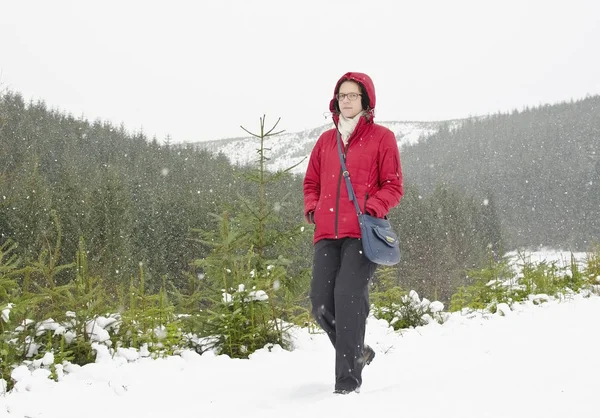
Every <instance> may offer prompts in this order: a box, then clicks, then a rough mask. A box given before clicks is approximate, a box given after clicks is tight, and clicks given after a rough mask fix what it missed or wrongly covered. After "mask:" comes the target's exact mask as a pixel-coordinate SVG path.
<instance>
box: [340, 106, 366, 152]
mask: <svg viewBox="0 0 600 418" xmlns="http://www.w3.org/2000/svg"><path fill="white" fill-rule="evenodd" d="M364 114H365V111H364V110H361V111H360V112H359V113H358V115H356V116H354V117H353V118H346V117H344V116H343V115H342V114H341V113H340V119H339V121H338V129H339V131H340V134H341V135H342V141H344V145H348V138H350V135H352V132H354V128H356V125H358V121H359V120H360V117H361V116H362V115H364Z"/></svg>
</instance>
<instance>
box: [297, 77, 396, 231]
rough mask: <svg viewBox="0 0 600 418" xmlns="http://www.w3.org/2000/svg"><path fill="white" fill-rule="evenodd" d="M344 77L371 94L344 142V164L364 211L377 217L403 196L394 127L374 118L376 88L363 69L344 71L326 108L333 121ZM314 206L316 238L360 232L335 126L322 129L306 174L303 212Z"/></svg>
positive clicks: (380, 216)
mask: <svg viewBox="0 0 600 418" xmlns="http://www.w3.org/2000/svg"><path fill="white" fill-rule="evenodd" d="M345 80H354V81H357V82H359V83H360V84H362V85H363V86H364V88H365V90H366V92H367V95H368V96H369V99H370V109H368V111H367V114H366V115H364V116H361V118H360V120H359V122H358V124H357V126H356V128H355V129H354V132H353V133H352V135H350V138H348V146H347V147H343V144H342V149H343V152H344V153H345V154H346V167H347V169H348V172H349V173H350V180H351V182H352V187H353V188H354V193H355V194H356V198H357V199H358V204H359V206H360V209H361V211H362V212H367V213H369V214H371V215H373V216H376V217H378V218H382V217H384V216H386V215H387V214H388V212H389V211H390V209H391V208H393V207H394V206H396V205H397V204H398V203H399V202H400V199H401V198H402V194H403V188H402V168H401V165H400V153H399V151H398V144H397V142H396V137H395V136H394V133H393V132H392V131H390V130H389V129H387V128H385V127H383V126H381V125H377V124H375V123H374V122H373V109H374V107H375V88H374V86H373V82H372V81H371V79H370V78H369V77H368V76H367V75H365V74H361V73H347V74H345V75H344V76H343V77H342V78H341V79H340V80H339V81H338V83H337V84H336V87H335V90H334V98H333V99H332V100H331V102H330V106H329V107H330V110H331V111H332V113H333V120H334V123H335V125H336V126H337V123H338V120H339V115H338V114H337V112H336V109H335V100H336V99H335V93H337V91H338V89H339V86H340V84H341V83H342V82H343V81H345ZM310 212H314V222H315V235H314V242H317V241H319V240H321V239H324V238H330V239H335V238H344V237H354V238H360V227H359V225H358V218H357V215H356V209H355V207H354V203H353V202H352V201H351V200H349V199H348V191H347V189H346V183H345V181H344V178H343V176H342V169H341V164H340V159H339V155H338V148H337V128H334V129H330V130H328V131H326V132H324V133H323V134H322V135H321V136H320V137H319V139H318V140H317V143H316V144H315V146H314V148H313V150H312V153H311V155H310V160H309V163H308V168H307V170H306V175H305V177H304V215H305V216H306V217H307V219H308V214H309V213H310Z"/></svg>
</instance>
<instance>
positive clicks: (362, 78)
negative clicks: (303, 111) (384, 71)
mask: <svg viewBox="0 0 600 418" xmlns="http://www.w3.org/2000/svg"><path fill="white" fill-rule="evenodd" d="M348 80H350V81H355V82H357V83H359V84H361V85H362V86H363V87H364V88H365V90H366V92H367V96H368V97H369V108H368V109H365V111H366V113H367V119H368V120H369V121H372V120H373V117H374V116H375V115H374V110H375V85H374V84H373V80H371V77H369V76H368V75H366V74H364V73H354V72H350V73H346V74H344V75H343V76H342V77H340V79H339V80H338V82H337V83H336V85H335V89H334V90H333V98H332V99H331V101H330V102H329V111H330V112H331V113H332V114H333V117H334V119H335V120H337V119H338V117H339V111H338V110H337V109H336V108H335V104H336V102H337V99H336V98H335V95H336V94H337V93H338V91H339V89H340V85H341V84H342V83H343V82H344V81H348Z"/></svg>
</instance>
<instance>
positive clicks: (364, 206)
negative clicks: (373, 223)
mask: <svg viewBox="0 0 600 418" xmlns="http://www.w3.org/2000/svg"><path fill="white" fill-rule="evenodd" d="M368 198H369V193H368V192H367V194H366V195H365V204H364V205H363V210H362V213H367V199H368Z"/></svg>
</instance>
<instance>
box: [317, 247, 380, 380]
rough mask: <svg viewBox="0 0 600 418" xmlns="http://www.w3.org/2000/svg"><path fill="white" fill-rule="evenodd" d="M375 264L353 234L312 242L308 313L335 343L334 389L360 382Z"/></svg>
mask: <svg viewBox="0 0 600 418" xmlns="http://www.w3.org/2000/svg"><path fill="white" fill-rule="evenodd" d="M375 268H376V265H375V264H374V263H372V262H371V261H370V260H369V259H368V258H367V257H365V256H364V254H363V253H362V242H361V240H360V239H357V238H341V239H323V240H320V241H318V242H317V243H316V244H315V252H314V259H313V274H312V281H311V290H310V299H311V302H312V314H313V316H314V317H315V319H316V321H317V323H318V324H319V325H320V326H321V328H323V330H324V331H325V332H326V333H327V335H328V336H329V339H330V340H331V343H332V344H333V346H334V347H335V389H345V390H354V389H356V388H357V387H359V386H360V385H361V384H362V369H363V366H364V364H363V358H362V351H363V346H364V341H365V326H366V321H367V315H368V314H369V287H368V285H369V280H370V279H371V277H372V276H373V273H374V272H375Z"/></svg>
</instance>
